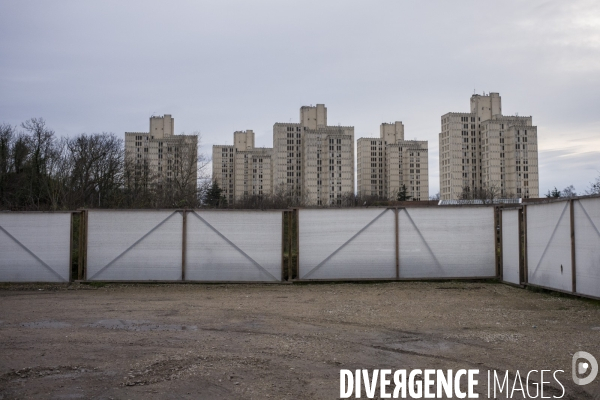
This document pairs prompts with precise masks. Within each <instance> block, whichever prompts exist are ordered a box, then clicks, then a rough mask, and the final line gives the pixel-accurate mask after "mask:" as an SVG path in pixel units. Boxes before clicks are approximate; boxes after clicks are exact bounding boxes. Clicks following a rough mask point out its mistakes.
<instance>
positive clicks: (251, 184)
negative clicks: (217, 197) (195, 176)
mask: <svg viewBox="0 0 600 400" xmlns="http://www.w3.org/2000/svg"><path fill="white" fill-rule="evenodd" d="M233 143H234V144H233V145H232V146H226V145H215V146H213V158H212V162H213V175H212V177H213V180H214V181H216V182H217V184H218V185H219V187H220V188H221V189H222V190H223V196H225V198H226V199H227V201H229V202H233V201H235V199H239V198H242V197H244V196H252V195H262V194H271V193H272V186H273V185H272V154H273V149H270V148H256V147H254V132H253V131H252V130H246V131H237V132H234V133H233Z"/></svg>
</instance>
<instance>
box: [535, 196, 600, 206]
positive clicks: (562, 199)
mask: <svg viewBox="0 0 600 400" xmlns="http://www.w3.org/2000/svg"><path fill="white" fill-rule="evenodd" d="M587 199H600V194H589V195H585V196H573V197H560V198H558V199H555V198H545V199H542V198H540V199H535V200H532V201H524V202H523V205H527V206H529V205H534V204H536V205H537V204H551V203H562V202H565V201H570V200H587Z"/></svg>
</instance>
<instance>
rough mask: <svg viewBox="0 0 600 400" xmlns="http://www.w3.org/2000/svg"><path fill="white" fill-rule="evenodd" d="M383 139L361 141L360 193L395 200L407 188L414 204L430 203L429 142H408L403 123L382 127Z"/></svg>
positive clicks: (359, 148) (359, 162)
mask: <svg viewBox="0 0 600 400" xmlns="http://www.w3.org/2000/svg"><path fill="white" fill-rule="evenodd" d="M379 136H380V137H379V138H360V139H358V144H357V164H358V193H359V194H361V195H367V196H379V197H383V198H386V199H391V200H395V199H396V198H397V196H398V192H399V191H400V190H401V188H402V185H404V186H405V187H406V189H407V192H406V194H407V195H408V196H410V199H411V200H428V199H429V169H428V162H429V157H428V146H427V141H420V140H404V125H403V124H402V122H400V121H396V122H395V123H392V124H388V123H383V124H381V127H380V129H379Z"/></svg>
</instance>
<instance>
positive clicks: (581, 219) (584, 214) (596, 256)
mask: <svg viewBox="0 0 600 400" xmlns="http://www.w3.org/2000/svg"><path fill="white" fill-rule="evenodd" d="M573 206H574V214H575V275H576V280H577V281H576V282H577V293H581V294H586V295H589V296H595V297H600V198H594V199H580V200H576V201H575V204H573Z"/></svg>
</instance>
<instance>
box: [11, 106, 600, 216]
mask: <svg viewBox="0 0 600 400" xmlns="http://www.w3.org/2000/svg"><path fill="white" fill-rule="evenodd" d="M135 161H136V162H135V163H134V160H131V159H129V158H128V157H127V155H126V153H125V148H124V143H123V139H121V138H119V137H117V136H116V135H115V134H113V133H105V132H104V133H93V134H85V133H83V134H80V135H78V136H75V137H71V138H65V137H60V138H59V137H57V135H56V133H55V132H54V131H53V130H52V129H50V128H49V127H47V126H46V122H45V121H44V120H43V119H42V118H31V119H29V120H27V121H25V122H23V123H22V124H21V125H19V126H12V125H9V124H0V210H38V211H45V210H54V211H56V210H76V209H78V208H200V207H216V208H242V209H284V208H289V207H309V206H311V204H310V202H309V201H308V196H306V195H304V194H301V193H300V194H299V193H295V192H293V191H290V190H287V189H286V188H285V187H284V186H282V187H278V188H275V191H274V193H273V194H265V195H249V196H243V197H242V198H239V199H236V200H235V201H234V202H231V203H228V202H227V199H225V197H224V196H223V195H222V190H221V189H220V188H219V186H218V184H217V183H216V182H211V180H210V177H209V172H208V168H207V167H208V163H209V160H208V158H207V157H206V156H205V155H203V154H199V153H196V154H192V153H189V155H188V156H185V157H180V160H179V161H181V162H177V163H174V168H173V170H172V177H170V178H169V179H168V180H165V179H161V177H159V176H156V175H153V172H152V169H151V168H149V166H148V165H147V164H145V162H146V161H144V163H143V164H139V163H138V162H137V160H135ZM192 175H197V178H198V179H197V180H194V179H191V176H192ZM500 192H501V191H499V190H497V189H495V188H494V187H491V188H487V189H480V190H471V189H470V188H463V193H462V194H461V198H462V199H482V200H485V199H494V198H497V197H498V196H499V195H500ZM585 194H600V176H599V177H597V178H596V181H595V182H592V183H590V187H589V189H588V190H586V191H585ZM576 195H577V193H576V192H575V188H574V187H573V186H572V185H571V186H568V187H566V188H565V189H563V190H562V191H561V190H558V189H557V188H554V190H551V191H550V190H549V191H548V193H547V194H546V197H551V198H556V197H573V196H576ZM435 197H437V198H438V199H439V194H437V195H436V196H432V198H435ZM409 200H411V198H410V196H409V195H408V194H407V190H406V187H403V188H401V189H400V190H399V192H398V193H397V196H395V199H394V200H389V199H387V198H380V197H378V196H366V195H364V194H354V193H346V194H344V195H343V196H342V199H341V204H339V205H337V206H338V207H364V206H390V205H394V204H396V203H397V202H401V201H409Z"/></svg>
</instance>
